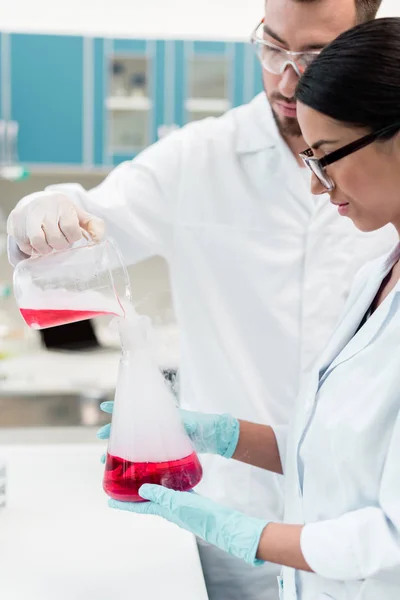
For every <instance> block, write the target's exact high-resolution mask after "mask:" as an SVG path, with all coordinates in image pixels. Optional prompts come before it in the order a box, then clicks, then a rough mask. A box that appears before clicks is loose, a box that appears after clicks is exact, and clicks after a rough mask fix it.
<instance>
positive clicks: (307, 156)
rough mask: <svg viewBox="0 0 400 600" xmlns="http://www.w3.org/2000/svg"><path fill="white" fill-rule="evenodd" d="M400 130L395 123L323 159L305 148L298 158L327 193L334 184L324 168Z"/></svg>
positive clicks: (399, 125) (399, 126) (398, 124)
mask: <svg viewBox="0 0 400 600" xmlns="http://www.w3.org/2000/svg"><path fill="white" fill-rule="evenodd" d="M399 130H400V123H396V124H395V125H389V126H387V127H384V128H383V129H379V130H378V131H375V132H374V133H369V134H367V135H365V136H364V137H362V138H360V139H358V140H355V141H354V142H351V143H350V144H346V146H343V147H342V148H339V149H338V150H335V151H334V152H331V153H330V154H328V155H327V156H324V158H316V157H315V156H314V153H313V151H312V149H311V148H307V150H304V152H301V153H300V154H299V156H300V158H301V159H302V160H303V162H304V164H305V165H306V166H307V167H308V168H309V169H310V171H311V172H312V173H313V174H314V175H315V176H316V178H317V179H318V181H320V182H321V183H322V185H323V186H324V187H325V188H326V190H327V191H328V192H331V191H332V190H333V189H334V188H335V182H334V181H333V179H332V178H331V177H330V176H329V175H328V173H327V172H326V167H328V166H329V165H332V164H333V163H335V162H337V161H338V160H341V159H342V158H345V157H346V156H349V155H350V154H353V153H354V152H357V151H358V150H361V149H362V148H365V147H366V146H369V144H372V142H375V141H376V140H377V139H379V138H380V137H383V136H385V135H388V134H390V133H393V135H394V134H395V133H396V132H397V131H399Z"/></svg>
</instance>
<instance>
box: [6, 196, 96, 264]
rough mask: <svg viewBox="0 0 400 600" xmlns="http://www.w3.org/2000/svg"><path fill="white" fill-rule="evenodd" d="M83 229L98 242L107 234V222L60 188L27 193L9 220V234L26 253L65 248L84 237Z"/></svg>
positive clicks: (46, 252)
mask: <svg viewBox="0 0 400 600" xmlns="http://www.w3.org/2000/svg"><path fill="white" fill-rule="evenodd" d="M82 230H84V231H86V232H87V233H88V234H89V236H90V238H91V239H92V240H93V241H94V242H99V241H101V239H102V238H103V236H104V232H105V224H104V221H103V220H102V219H100V218H99V217H95V216H94V215H91V214H89V213H87V212H86V211H85V210H83V209H82V208H81V207H79V206H77V205H76V204H75V203H74V202H72V200H71V199H70V198H69V196H67V195H66V194H62V193H60V192H35V193H34V194H30V195H29V196H25V198H23V199H22V200H21V201H20V202H19V203H18V204H17V206H16V207H15V208H14V210H13V211H12V212H11V213H10V216H9V217H8V221H7V233H8V235H9V236H10V237H12V238H14V240H15V242H16V244H17V245H18V247H19V248H20V250H21V251H22V252H23V253H24V254H27V255H31V254H32V252H35V253H37V254H48V253H49V252H51V251H52V250H65V249H67V248H69V247H70V246H72V245H73V244H74V243H75V242H78V241H79V240H80V239H81V238H82V235H83V232H82Z"/></svg>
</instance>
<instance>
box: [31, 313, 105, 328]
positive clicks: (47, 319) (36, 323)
mask: <svg viewBox="0 0 400 600" xmlns="http://www.w3.org/2000/svg"><path fill="white" fill-rule="evenodd" d="M20 313H21V315H22V318H23V319H24V321H25V323H26V324H27V325H29V327H32V328H33V329H45V328H46V327H55V326H56V325H66V324H67V323H76V322H77V321H85V320H86V319H92V318H94V317H99V316H101V315H111V314H114V313H109V312H104V311H100V310H58V309H57V310H51V309H35V308H20Z"/></svg>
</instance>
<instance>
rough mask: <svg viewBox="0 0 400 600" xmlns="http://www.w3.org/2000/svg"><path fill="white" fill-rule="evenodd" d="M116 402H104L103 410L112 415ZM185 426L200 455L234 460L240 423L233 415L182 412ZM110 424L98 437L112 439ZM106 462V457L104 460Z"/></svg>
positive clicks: (100, 430) (101, 430)
mask: <svg viewBox="0 0 400 600" xmlns="http://www.w3.org/2000/svg"><path fill="white" fill-rule="evenodd" d="M113 406H114V402H103V403H102V404H101V405H100V408H101V410H103V411H104V412H106V413H109V414H111V413H112V411H113ZM179 412H180V414H181V418H182V421H183V425H184V427H185V429H186V432H187V434H188V436H189V437H190V439H191V440H192V442H193V446H194V448H195V450H196V452H198V453H199V454H219V456H223V457H224V458H232V456H233V454H234V453H235V450H236V446H237V443H238V440H239V429H240V425H239V421H238V420H237V419H235V418H234V417H232V416H231V415H227V414H225V415H210V414H206V413H199V412H192V411H188V410H180V411H179ZM110 427H111V426H110V424H108V425H104V427H102V428H101V429H99V431H98V432H97V437H99V438H100V439H101V440H106V439H108V438H109V437H110ZM102 460H103V462H104V457H103V458H102Z"/></svg>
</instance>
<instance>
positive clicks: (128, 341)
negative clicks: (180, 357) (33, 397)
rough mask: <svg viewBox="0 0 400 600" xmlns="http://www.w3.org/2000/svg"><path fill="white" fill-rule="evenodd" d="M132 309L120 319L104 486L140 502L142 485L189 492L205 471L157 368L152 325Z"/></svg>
mask: <svg viewBox="0 0 400 600" xmlns="http://www.w3.org/2000/svg"><path fill="white" fill-rule="evenodd" d="M128 308H130V310H126V318H125V319H120V320H119V325H120V336H121V343H122V356H121V360H120V366H119V372H118V382H117V389H116V394H115V403H114V411H113V415H112V424H111V434H110V439H109V444H108V451H107V460H106V467H105V474H104V482H103V487H104V490H105V492H106V493H107V494H108V495H109V496H111V497H112V498H114V499H115V500H121V501H127V502H140V501H142V498H141V497H140V495H139V493H138V491H139V488H140V486H141V485H142V484H144V483H155V484H159V485H163V486H165V487H168V488H172V489H175V490H179V491H186V490H190V489H192V488H193V487H194V486H195V485H197V484H198V483H199V481H200V479H201V477H202V468H201V465H200V461H199V459H198V457H197V454H196V453H195V451H194V449H193V446H192V442H191V440H190V438H189V437H188V435H187V433H186V431H185V429H184V427H183V424H182V421H181V419H180V415H179V412H178V409H177V406H176V400H175V397H174V395H173V393H172V391H171V388H170V386H169V385H168V384H167V382H166V381H165V379H164V377H163V375H162V373H161V371H160V369H159V368H158V366H157V364H156V361H155V358H154V355H155V353H154V348H153V344H154V341H153V340H154V337H153V330H152V326H151V321H150V319H148V318H147V317H139V316H138V315H137V314H136V313H135V311H134V309H133V308H132V307H128Z"/></svg>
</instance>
